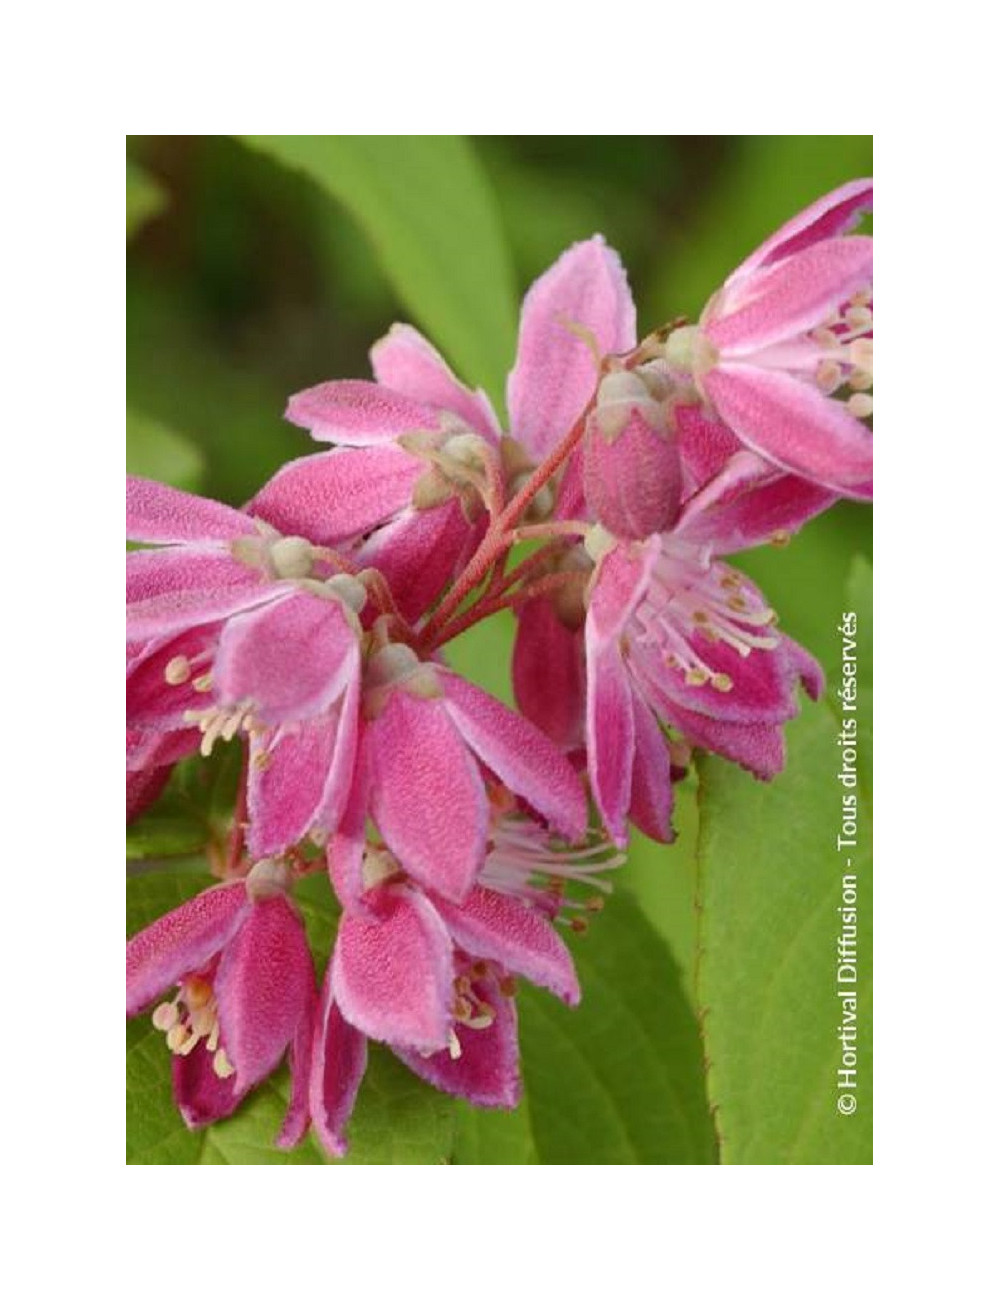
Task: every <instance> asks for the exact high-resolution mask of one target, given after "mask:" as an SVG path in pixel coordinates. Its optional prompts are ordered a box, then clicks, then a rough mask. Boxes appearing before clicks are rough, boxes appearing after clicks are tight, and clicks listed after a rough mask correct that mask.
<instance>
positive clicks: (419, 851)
mask: <svg viewBox="0 0 1000 1300" xmlns="http://www.w3.org/2000/svg"><path fill="white" fill-rule="evenodd" d="M361 749H362V755H363V756H362V762H366V763H367V765H368V772H369V774H370V777H371V782H372V792H371V800H370V812H371V815H372V817H373V818H374V820H375V823H376V825H377V826H378V828H379V830H380V831H381V833H382V836H383V838H384V839H385V842H386V844H388V846H389V848H390V849H391V850H392V852H393V853H394V854H395V855H396V857H397V858H399V860H400V862H401V863H402V864H403V867H404V868H405V870H406V871H407V872H408V873H409V874H410V875H412V876H414V877H415V878H416V879H417V880H419V881H420V882H421V884H424V885H427V886H428V888H431V889H434V890H436V891H437V892H438V893H440V894H442V895H443V896H444V897H445V898H450V899H452V900H453V901H455V902H461V900H462V899H463V898H464V897H465V896H466V894H467V893H468V892H469V889H470V887H471V885H472V882H473V880H474V879H475V876H476V873H477V872H478V870H479V868H480V867H481V866H482V863H483V857H484V855H485V852H486V823H487V807H486V794H485V791H484V789H483V782H482V778H481V777H480V775H479V772H478V769H477V768H476V764H475V760H474V759H473V757H472V755H471V754H470V753H469V751H468V749H467V748H466V747H465V744H464V743H463V741H462V739H461V737H460V736H459V734H458V732H457V731H456V730H455V727H454V725H453V723H452V721H451V719H450V718H449V716H448V713H447V711H446V710H445V708H444V707H443V704H442V701H441V700H438V699H435V700H424V699H418V698H416V697H415V696H413V695H410V694H408V692H407V691H405V690H403V689H398V690H395V691H393V692H392V694H391V695H390V697H389V700H388V702H387V704H386V706H385V709H384V710H383V712H382V713H381V715H380V716H379V717H378V718H376V719H375V720H374V721H373V722H371V723H369V724H368V726H367V727H366V728H365V731H364V734H363V737H362V742H361Z"/></svg>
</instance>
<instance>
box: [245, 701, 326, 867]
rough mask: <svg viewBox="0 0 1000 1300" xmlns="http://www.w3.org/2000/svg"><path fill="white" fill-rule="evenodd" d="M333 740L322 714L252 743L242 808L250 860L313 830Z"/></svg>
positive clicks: (277, 849) (295, 842)
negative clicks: (245, 809)
mask: <svg viewBox="0 0 1000 1300" xmlns="http://www.w3.org/2000/svg"><path fill="white" fill-rule="evenodd" d="M335 739H336V732H335V729H334V727H333V726H332V725H331V721H330V719H329V717H328V716H327V715H326V714H323V715H322V716H321V717H319V718H315V719H312V720H308V721H305V722H301V723H297V724H293V725H292V726H290V727H287V728H284V727H283V728H280V729H279V730H278V731H277V732H266V733H264V734H263V735H262V736H260V737H254V739H253V741H252V743H251V749H250V756H251V761H250V769H249V782H248V791H247V807H248V810H249V813H250V829H249V832H248V837H249V845H250V851H251V853H252V854H253V856H254V857H255V858H265V857H268V856H269V855H270V854H272V853H282V852H284V850H285V849H287V848H289V847H291V846H292V845H293V844H297V843H298V842H299V840H301V839H302V837H303V836H304V835H306V834H308V832H309V831H310V830H312V828H313V827H314V826H316V825H318V818H317V812H318V810H319V807H320V804H321V802H322V799H323V791H324V789H325V787H326V782H327V779H328V777H329V773H330V764H331V761H332V759H333V748H334V743H335Z"/></svg>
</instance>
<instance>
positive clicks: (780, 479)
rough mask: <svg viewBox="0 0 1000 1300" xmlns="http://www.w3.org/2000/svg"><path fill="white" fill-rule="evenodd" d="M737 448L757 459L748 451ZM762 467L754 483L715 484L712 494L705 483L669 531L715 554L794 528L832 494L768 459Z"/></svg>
mask: <svg viewBox="0 0 1000 1300" xmlns="http://www.w3.org/2000/svg"><path fill="white" fill-rule="evenodd" d="M743 454H744V455H752V456H753V457H754V459H759V458H758V457H757V456H756V454H755V453H752V452H751V453H743ZM762 463H764V464H767V462H762ZM768 471H769V472H768V475H767V479H766V480H764V481H761V482H760V483H759V484H753V483H746V484H743V485H741V486H735V485H731V486H729V487H728V489H727V488H726V487H725V485H721V486H722V490H721V491H719V492H718V494H717V495H716V493H715V491H714V490H713V491H711V495H710V490H711V489H713V485H712V484H709V487H708V489H706V490H705V492H704V493H701V494H699V495H698V496H696V497H694V498H693V499H692V500H691V502H690V503H689V507H685V510H684V514H683V515H682V516H681V519H680V521H679V522H678V524H677V528H676V530H675V535H676V536H678V537H683V538H684V539H685V540H686V541H693V542H702V543H704V544H705V545H711V547H712V550H713V552H714V554H716V555H731V554H733V553H734V552H735V551H745V550H748V549H749V548H750V547H752V546H760V545H761V544H762V543H764V542H768V541H770V540H771V539H772V538H774V537H776V536H778V535H782V534H784V535H788V536H791V535H792V534H794V533H797V532H798V530H799V529H800V528H801V527H802V525H803V524H805V523H807V522H808V521H809V520H810V519H813V518H814V517H815V516H816V515H818V514H822V512H823V511H824V510H827V509H829V507H830V506H832V505H833V504H834V503H835V502H836V500H837V496H836V493H833V492H830V491H829V490H828V489H827V488H822V487H817V486H816V484H815V483H809V482H808V481H807V480H806V479H802V478H797V477H796V476H795V475H794V474H777V475H776V474H775V472H774V470H773V468H771V467H770V466H769V465H768ZM711 497H714V498H715V499H714V500H713V499H711ZM689 510H690V512H689Z"/></svg>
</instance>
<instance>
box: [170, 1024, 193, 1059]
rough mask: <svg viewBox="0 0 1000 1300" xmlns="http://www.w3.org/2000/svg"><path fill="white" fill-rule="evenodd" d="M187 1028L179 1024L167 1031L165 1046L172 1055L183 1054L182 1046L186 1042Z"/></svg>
mask: <svg viewBox="0 0 1000 1300" xmlns="http://www.w3.org/2000/svg"><path fill="white" fill-rule="evenodd" d="M188 1038H189V1034H188V1027H187V1025H182V1024H180V1023H179V1022H178V1023H177V1024H176V1025H171V1027H170V1028H169V1029H168V1030H167V1046H168V1047H169V1048H170V1050H171V1051H172V1052H174V1053H183V1054H184V1055H186V1053H184V1044H185V1043H186V1042H187V1041H188Z"/></svg>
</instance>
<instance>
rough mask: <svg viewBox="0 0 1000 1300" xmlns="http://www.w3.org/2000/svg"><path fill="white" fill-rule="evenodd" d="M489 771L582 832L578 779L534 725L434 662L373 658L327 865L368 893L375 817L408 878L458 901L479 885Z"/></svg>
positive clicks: (348, 887) (396, 654) (383, 652)
mask: <svg viewBox="0 0 1000 1300" xmlns="http://www.w3.org/2000/svg"><path fill="white" fill-rule="evenodd" d="M485 772H489V773H492V774H493V775H495V776H496V777H497V778H499V779H500V780H501V781H502V782H503V783H504V784H505V785H506V786H507V787H508V788H509V789H510V790H512V791H514V792H515V793H516V794H518V795H520V796H521V797H522V798H523V799H524V800H525V801H526V802H527V803H528V804H529V805H530V806H531V807H533V808H534V809H536V810H537V812H538V813H539V814H540V815H541V816H542V817H543V818H545V819H546V820H547V821H548V822H549V823H550V824H551V825H552V826H553V827H554V828H555V830H556V831H557V832H558V833H559V834H561V835H564V836H565V837H566V838H567V839H569V840H577V839H580V838H581V837H582V835H583V834H584V831H585V829H586V825H587V804H586V799H585V797H584V793H583V789H582V786H581V783H580V780H579V778H578V777H577V775H576V773H575V772H574V770H573V768H572V767H571V766H570V764H569V763H568V762H567V760H566V758H565V757H564V756H563V755H562V754H561V753H560V752H559V750H558V749H557V747H556V746H555V745H554V744H553V743H552V742H551V741H550V740H549V739H548V738H547V737H546V736H544V735H542V734H541V732H539V731H538V730H537V728H536V727H534V726H533V725H532V724H531V723H530V722H528V721H526V720H525V719H524V718H521V717H519V716H518V714H516V713H514V712H512V711H511V710H510V709H508V708H506V707H505V706H504V705H503V704H501V703H500V702H499V701H498V700H495V699H493V697H492V696H490V695H488V694H487V693H486V692H485V691H482V690H480V689H479V688H478V687H476V686H473V685H472V684H471V683H470V682H467V681H465V680H464V679H463V678H461V677H459V676H458V675H457V674H455V673H453V672H450V671H449V670H448V669H446V668H444V667H442V666H441V665H439V664H435V663H428V662H424V661H421V660H420V659H418V657H417V656H416V654H415V653H414V652H413V651H412V650H411V649H410V648H409V647H408V646H405V645H400V644H396V643H392V644H389V645H386V646H384V647H383V648H382V649H380V650H377V651H376V652H375V653H374V654H373V655H372V657H371V658H370V660H369V662H368V665H367V668H366V672H365V679H364V700H363V722H362V727H361V734H360V737H359V742H358V759H357V764H356V768H355V775H354V782H353V785H352V787H351V791H350V795H349V797H348V800H347V805H346V807H345V810H344V815H343V818H342V821H341V824H340V827H339V830H338V833H337V837H336V838H335V839H334V840H332V841H331V843H330V863H331V871H332V873H333V878H334V882H335V885H336V887H337V890H338V892H339V893H340V895H341V897H343V898H358V897H360V895H361V894H362V893H363V892H364V890H363V882H362V874H361V864H362V855H363V852H364V848H365V826H366V823H367V820H368V818H371V819H372V820H373V821H374V823H375V825H376V826H377V827H378V830H379V832H380V833H381V835H382V837H383V839H384V840H385V842H386V844H387V845H388V847H389V849H390V850H391V852H392V853H393V854H394V855H395V856H396V857H397V858H398V859H399V861H400V863H401V864H402V866H403V868H404V869H405V871H406V873H407V874H408V875H409V876H412V877H413V879H414V880H416V881H417V882H418V883H419V884H420V885H422V886H423V887H425V888H427V889H430V890H433V891H435V892H436V893H437V894H438V895H440V896H441V897H442V898H446V899H449V900H451V901H453V902H458V903H460V902H462V901H464V900H465V899H466V898H467V897H468V894H469V891H470V890H471V889H472V887H473V883H474V881H475V878H476V875H477V873H478V872H479V870H480V868H481V866H482V863H483V859H484V856H485V853H486V847H487V833H488V826H489V800H488V797H487V788H486V783H485V779H484V775H485Z"/></svg>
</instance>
